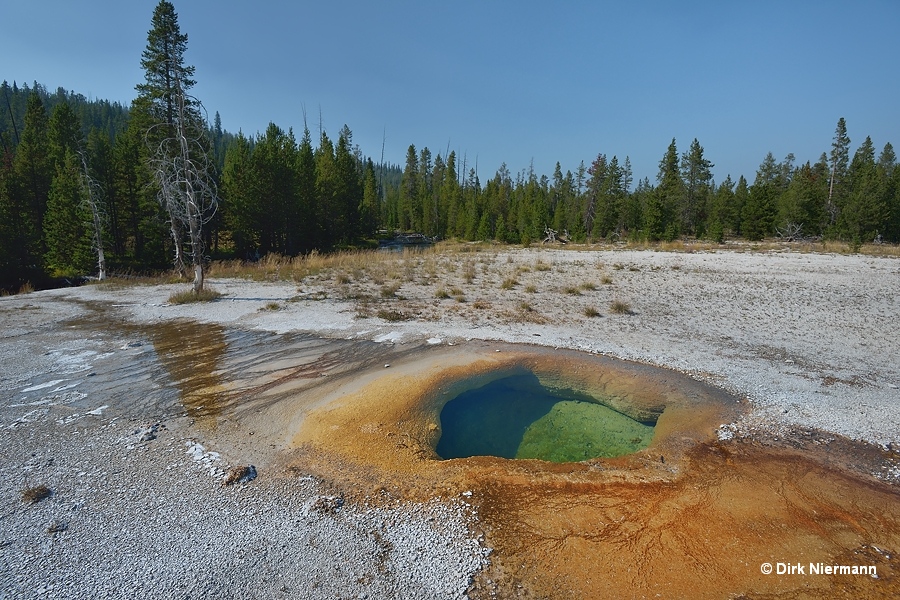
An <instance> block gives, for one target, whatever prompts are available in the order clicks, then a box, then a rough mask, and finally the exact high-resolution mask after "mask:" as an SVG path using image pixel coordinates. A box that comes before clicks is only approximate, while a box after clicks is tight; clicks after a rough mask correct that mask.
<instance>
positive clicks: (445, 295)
mask: <svg viewBox="0 0 900 600" xmlns="http://www.w3.org/2000/svg"><path fill="white" fill-rule="evenodd" d="M450 295H451V294H450V292H448V291H447V290H445V289H444V288H438V289H437V291H436V292H434V297H435V298H438V299H440V300H444V299H446V298H449V297H450Z"/></svg>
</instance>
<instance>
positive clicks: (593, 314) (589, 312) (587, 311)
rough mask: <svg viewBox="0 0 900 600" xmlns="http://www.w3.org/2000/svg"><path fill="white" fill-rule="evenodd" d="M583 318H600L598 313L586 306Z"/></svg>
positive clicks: (591, 307)
mask: <svg viewBox="0 0 900 600" xmlns="http://www.w3.org/2000/svg"><path fill="white" fill-rule="evenodd" d="M584 316H586V317H590V318H594V317H599V316H600V311H599V310H597V309H596V308H594V307H593V306H587V307H585V309H584Z"/></svg>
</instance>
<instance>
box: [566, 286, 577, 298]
mask: <svg viewBox="0 0 900 600" xmlns="http://www.w3.org/2000/svg"><path fill="white" fill-rule="evenodd" d="M563 292H564V293H566V294H569V295H570V296H580V295H581V290H580V289H579V288H578V287H577V286H574V285H570V286H568V287H565V288H563Z"/></svg>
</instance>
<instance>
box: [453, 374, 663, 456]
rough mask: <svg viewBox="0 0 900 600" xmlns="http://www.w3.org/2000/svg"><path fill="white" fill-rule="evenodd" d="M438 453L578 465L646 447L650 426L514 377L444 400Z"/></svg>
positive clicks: (568, 392)
mask: <svg viewBox="0 0 900 600" xmlns="http://www.w3.org/2000/svg"><path fill="white" fill-rule="evenodd" d="M440 421H441V437H440V439H439V440H438V443H437V448H436V451H437V454H438V455H439V456H440V457H441V458H444V459H449V458H465V457H469V456H499V457H503V458H518V459H527V458H533V459H540V460H546V461H550V462H557V463H564V462H578V461H583V460H588V459H591V458H598V457H605V458H611V457H615V456H623V455H626V454H632V453H634V452H637V451H638V450H641V449H643V448H646V447H647V446H648V445H649V444H650V441H651V440H652V439H653V434H654V425H655V423H649V422H640V421H636V420H634V419H632V418H631V417H628V416H626V415H624V414H622V413H620V412H617V411H615V410H613V409H611V408H609V407H607V406H604V405H603V404H601V403H600V402H599V401H598V400H597V399H595V398H592V397H590V396H587V395H585V394H583V393H579V392H575V391H573V390H559V389H550V388H547V387H544V386H543V385H541V382H540V381H539V380H538V378H537V377H536V376H535V375H534V374H533V373H531V372H528V371H526V372H524V373H517V374H514V375H509V376H507V377H504V378H502V379H497V380H494V381H492V382H490V383H487V384H485V385H483V386H481V387H478V388H475V389H471V390H468V391H465V392H462V393H461V394H459V395H457V396H456V397H454V398H452V399H451V400H449V401H448V402H447V403H446V404H445V405H444V407H443V409H442V410H441V413H440Z"/></svg>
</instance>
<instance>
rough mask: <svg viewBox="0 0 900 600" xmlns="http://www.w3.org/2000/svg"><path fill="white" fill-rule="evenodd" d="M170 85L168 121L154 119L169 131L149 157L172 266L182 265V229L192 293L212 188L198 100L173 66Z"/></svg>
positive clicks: (211, 209) (214, 198)
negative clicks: (165, 220) (172, 254)
mask: <svg viewBox="0 0 900 600" xmlns="http://www.w3.org/2000/svg"><path fill="white" fill-rule="evenodd" d="M174 91H175V94H174V96H175V98H174V100H175V102H174V104H175V111H174V116H173V122H172V123H171V124H169V123H165V124H160V127H165V128H166V130H167V131H168V132H169V134H170V135H169V136H168V137H164V138H163V140H162V141H161V142H160V143H159V144H158V146H157V147H156V149H155V151H154V155H153V157H152V159H151V160H152V167H153V173H154V177H155V178H156V184H157V187H158V189H159V201H160V203H161V204H162V205H163V207H165V209H166V212H167V213H168V217H169V224H170V228H171V233H172V241H173V242H174V244H175V268H176V269H178V270H179V271H180V272H181V273H184V271H185V270H186V269H185V263H186V261H185V255H184V245H185V244H184V235H185V233H186V234H187V238H188V244H189V248H190V251H189V255H190V260H191V265H192V268H193V271H194V282H193V291H194V293H195V294H198V293H200V292H201V291H203V281H204V277H205V265H204V260H205V247H204V243H203V226H204V225H206V224H207V223H208V222H209V221H210V219H212V218H213V216H214V215H215V214H216V209H217V208H218V191H217V189H216V185H215V182H214V179H213V176H212V174H213V165H212V162H211V160H210V157H209V152H208V144H207V143H206V142H207V140H206V131H205V128H204V127H203V119H202V117H201V115H200V112H199V110H198V107H201V104H200V102H199V101H198V100H197V99H196V98H194V97H192V96H189V95H188V94H186V93H185V91H184V88H183V86H182V85H181V79H180V77H179V73H178V71H177V70H176V74H175V81H174ZM170 125H171V126H170Z"/></svg>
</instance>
